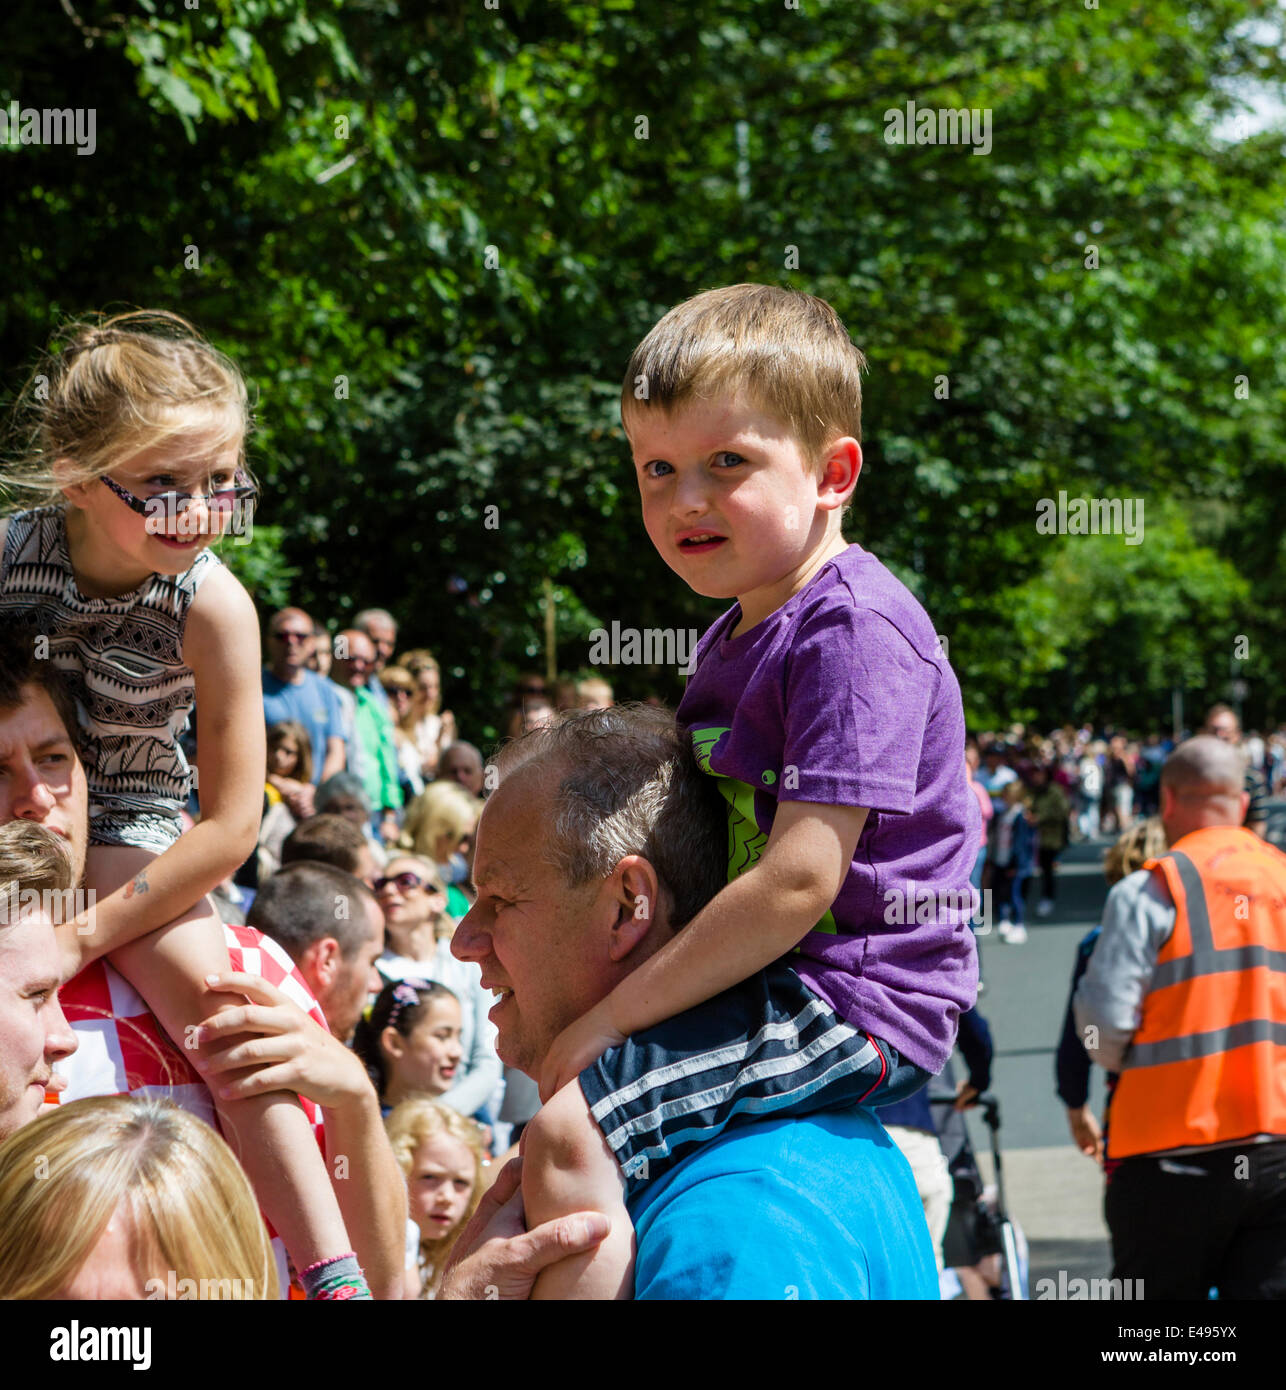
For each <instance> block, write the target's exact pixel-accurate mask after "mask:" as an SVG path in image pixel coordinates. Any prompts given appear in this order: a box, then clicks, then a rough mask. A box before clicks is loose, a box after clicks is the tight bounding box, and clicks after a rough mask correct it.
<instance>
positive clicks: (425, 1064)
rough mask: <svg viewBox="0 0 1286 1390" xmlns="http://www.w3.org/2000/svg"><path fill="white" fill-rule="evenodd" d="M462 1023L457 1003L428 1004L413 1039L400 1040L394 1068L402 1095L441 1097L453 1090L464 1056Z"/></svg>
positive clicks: (432, 1001)
mask: <svg viewBox="0 0 1286 1390" xmlns="http://www.w3.org/2000/svg"><path fill="white" fill-rule="evenodd" d="M460 1021H461V1020H460V1004H459V1001H458V1000H455V999H446V998H438V999H433V1000H431V1001H430V1002H429V1004H428V1006H427V1007H426V1008H425V1010H424V1012H423V1013H422V1014H421V1015H420V1017H419V1019H418V1020H417V1022H416V1025H415V1027H414V1028H412V1029H411V1033H410V1036H409V1037H406V1038H402V1039H401V1040H400V1042H401V1055H400V1056H399V1057H397V1058H396V1060H395V1063H394V1065H395V1068H396V1075H397V1082H398V1086H399V1088H400V1090H401V1091H402V1092H403V1093H406V1092H411V1091H417V1092H421V1093H422V1094H424V1095H428V1096H440V1095H443V1094H444V1093H445V1092H447V1091H449V1090H450V1089H451V1086H452V1083H453V1082H454V1081H455V1076H456V1072H457V1070H458V1069H459V1066H460V1057H461V1055H462V1052H461V1048H460Z"/></svg>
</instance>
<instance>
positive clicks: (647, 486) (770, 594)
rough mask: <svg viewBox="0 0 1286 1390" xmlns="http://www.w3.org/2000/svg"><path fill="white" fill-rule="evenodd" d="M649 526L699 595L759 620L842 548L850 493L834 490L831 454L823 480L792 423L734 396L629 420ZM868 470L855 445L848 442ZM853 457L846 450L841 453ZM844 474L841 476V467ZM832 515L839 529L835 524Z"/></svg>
mask: <svg viewBox="0 0 1286 1390" xmlns="http://www.w3.org/2000/svg"><path fill="white" fill-rule="evenodd" d="M626 425H627V428H628V431H629V436H630V443H631V445H632V448H633V453H634V465H635V470H636V474H637V478H638V484H639V492H640V494H641V497H642V502H643V524H644V526H645V527H646V529H647V533H648V536H649V537H650V538H651V541H652V544H653V545H655V546H656V548H657V550H658V552H659V553H660V555H661V558H662V559H663V560H664V561H665V562H666V564H667V565H669V566H670V568H671V569H672V570H673V571H674V572H675V573H676V574H677V575H678V576H679V577H680V578H681V579H683V580H684V582H685V583H687V584H688V585H689V586H690V587H691V588H692V589H693V590H695V591H696V592H697V593H699V594H704V595H705V596H706V597H708V598H737V599H739V600H740V601H741V606H742V609H743V612H744V614H745V616H746V618H747V619H748V620H749V621H750V622H757V621H759V620H760V619H761V618H764V617H766V616H767V615H768V614H769V613H771V612H773V611H774V610H775V609H776V608H778V607H780V606H781V604H782V603H784V602H785V601H786V599H787V598H789V597H790V595H791V594H792V593H794V592H795V591H796V588H797V586H798V581H799V580H800V577H801V575H804V577H805V578H808V577H811V574H808V573H806V572H807V571H808V570H809V567H810V562H813V561H815V560H816V559H817V557H818V556H819V555H820V554H821V553H822V552H823V551H830V553H838V550H831V547H832V546H833V545H834V542H835V541H839V547H838V548H839V549H842V548H843V542H842V541H840V540H839V531H838V510H839V508H840V507H841V506H842V505H843V502H844V499H845V498H846V497H847V496H848V494H849V492H850V491H851V490H852V486H851V485H852V482H853V481H855V480H856V471H855V468H854V465H853V463H852V462H850V464H849V469H848V471H849V474H850V475H851V476H849V477H848V479H847V482H848V486H846V487H843V488H842V490H839V491H837V490H836V482H837V480H838V474H837V472H836V470H835V468H834V467H833V466H832V464H831V460H832V459H833V457H834V452H835V450H836V449H839V448H840V446H841V445H842V444H844V443H845V441H837V442H836V445H834V446H832V453H831V454H830V455H828V467H827V471H826V475H825V478H819V477H818V473H817V470H816V469H815V468H814V467H813V466H812V464H811V462H810V461H807V460H805V458H804V457H803V455H802V453H801V452H800V448H799V445H798V444H797V443H796V441H795V440H794V438H793V437H792V436H791V435H790V433H789V432H788V430H787V429H786V427H785V426H784V425H783V424H781V423H780V422H779V421H777V420H776V419H774V418H773V417H772V416H771V415H768V414H766V413H765V412H764V411H762V410H760V409H758V408H756V407H754V406H752V405H749V404H747V403H745V402H742V401H738V400H735V399H722V400H715V401H708V402H704V401H698V402H694V403H692V404H690V405H686V406H683V407H682V408H681V409H679V410H677V411H674V412H672V413H669V414H667V413H665V412H663V411H662V410H660V409H656V408H653V409H643V410H637V411H634V412H632V413H631V414H630V415H629V417H628V418H627V421H626ZM847 444H848V445H851V451H852V454H853V455H854V456H855V464H856V468H860V466H861V451H860V449H859V448H858V446H857V443H856V441H854V440H848V441H847ZM843 452H844V453H845V456H847V451H846V450H845V451H843ZM839 472H843V470H842V469H841V470H839ZM832 512H834V513H835V514H836V516H835V523H834V524H832V523H831V513H832Z"/></svg>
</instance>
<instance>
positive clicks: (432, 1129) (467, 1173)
mask: <svg viewBox="0 0 1286 1390" xmlns="http://www.w3.org/2000/svg"><path fill="white" fill-rule="evenodd" d="M384 1123H385V1128H386V1129H387V1131H388V1137H389V1143H390V1144H391V1145H392V1146H393V1153H394V1154H395V1155H396V1157H397V1161H398V1164H399V1166H400V1167H401V1169H402V1172H403V1173H404V1174H405V1175H406V1189H407V1198H408V1202H409V1207H410V1219H411V1221H412V1222H414V1224H415V1226H416V1229H417V1230H418V1233H419V1241H418V1246H417V1257H418V1258H417V1263H418V1266H419V1273H420V1292H419V1295H418V1296H419V1297H420V1298H436V1297H437V1292H438V1287H439V1285H440V1284H441V1282H442V1271H443V1269H445V1268H446V1263H447V1260H448V1259H449V1258H450V1256H451V1247H452V1246H453V1245H454V1244H455V1242H456V1239H457V1237H458V1236H459V1234H460V1232H461V1231H462V1230H463V1229H464V1227H465V1224H466V1223H467V1222H468V1220H469V1218H470V1217H471V1216H472V1215H473V1213H474V1212H475V1211H476V1210H477V1206H478V1201H479V1198H481V1196H482V1192H483V1188H484V1186H485V1184H484V1182H483V1177H482V1174H483V1168H484V1166H485V1163H486V1160H485V1158H484V1156H483V1135H482V1130H481V1129H480V1128H479V1126H478V1125H476V1124H474V1122H473V1121H472V1120H467V1119H465V1117H464V1116H463V1115H457V1114H456V1112H455V1111H454V1110H451V1109H449V1108H448V1107H447V1106H445V1105H442V1104H440V1103H439V1102H437V1101H432V1100H425V1099H423V1098H418V1097H417V1098H414V1099H411V1100H404V1101H402V1102H401V1103H400V1104H399V1105H397V1106H396V1107H395V1108H394V1110H393V1112H392V1114H390V1115H389V1117H388V1119H387V1120H386V1121H385V1122H384Z"/></svg>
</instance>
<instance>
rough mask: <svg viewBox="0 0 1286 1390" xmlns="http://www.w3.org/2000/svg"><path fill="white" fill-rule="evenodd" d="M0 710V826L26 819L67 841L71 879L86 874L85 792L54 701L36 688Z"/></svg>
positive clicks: (24, 691)
mask: <svg viewBox="0 0 1286 1390" xmlns="http://www.w3.org/2000/svg"><path fill="white" fill-rule="evenodd" d="M22 695H23V702H22V704H21V705H19V706H18V707H17V708H15V709H10V710H4V711H0V824H3V823H4V822H5V821H11V820H30V821H34V822H35V823H36V824H37V825H43V826H44V827H45V828H46V829H47V830H52V831H53V832H54V834H55V835H59V836H61V837H62V839H63V840H64V841H65V842H66V844H67V848H68V851H69V853H70V856H71V862H72V869H73V872H74V875H75V881H76V882H77V883H79V882H80V880H81V876H82V875H83V873H84V871H85V848H86V845H87V844H88V841H89V789H88V786H87V784H86V781H85V769H84V768H83V767H82V766H81V762H80V759H79V758H78V757H77V756H76V750H75V748H74V746H73V744H72V741H71V737H70V735H69V734H68V731H67V729H66V727H65V726H64V724H63V722H62V719H61V718H60V717H59V715H58V711H57V710H56V709H55V708H54V704H53V701H52V700H50V698H49V696H48V695H47V694H46V693H45V692H44V691H43V690H41V689H40V688H39V687H38V686H32V685H27V686H24V687H23V689H22Z"/></svg>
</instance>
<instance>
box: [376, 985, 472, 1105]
mask: <svg viewBox="0 0 1286 1390" xmlns="http://www.w3.org/2000/svg"><path fill="white" fill-rule="evenodd" d="M462 1022H463V1020H462V1018H461V1014H460V1001H459V999H457V998H456V996H455V995H454V994H453V993H452V992H451V990H449V989H448V988H447V987H446V986H445V985H439V984H433V983H431V982H430V981H428V980H413V979H406V980H398V981H397V982H396V983H394V984H390V985H385V986H384V988H383V989H382V990H381V991H380V993H379V995H378V997H377V998H376V1000H375V1003H374V1004H372V1005H371V1007H370V1009H369V1010H368V1011H367V1012H366V1014H365V1015H363V1017H362V1020H361V1022H360V1023H359V1024H358V1025H357V1031H356V1033H355V1034H354V1035H353V1051H354V1052H356V1053H357V1055H358V1056H359V1057H360V1058H361V1059H362V1061H363V1063H364V1064H365V1066H366V1073H367V1075H368V1076H369V1077H370V1078H371V1084H372V1085H373V1086H374V1087H375V1091H376V1094H377V1095H378V1096H379V1098H380V1103H381V1106H382V1108H383V1111H384V1113H385V1115H387V1114H388V1112H389V1111H390V1110H392V1109H393V1107H394V1106H395V1105H397V1104H398V1103H399V1102H400V1101H403V1100H405V1099H406V1098H407V1097H408V1096H413V1095H420V1096H430V1097H433V1096H443V1095H446V1093H447V1092H448V1091H449V1090H450V1089H451V1086H452V1083H453V1082H454V1081H455V1074H456V1071H457V1070H458V1069H459V1066H460V1058H461V1055H462V1050H461V1047H460V1028H461V1025H462Z"/></svg>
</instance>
